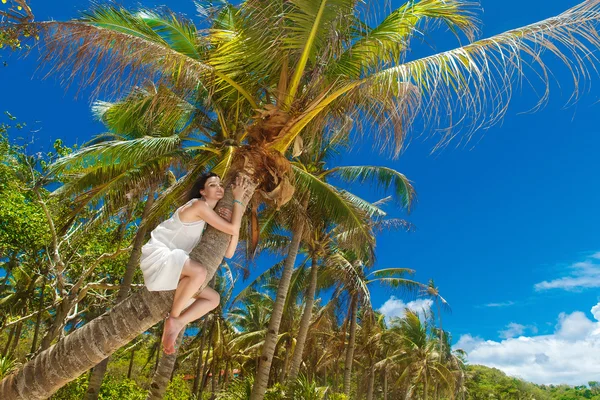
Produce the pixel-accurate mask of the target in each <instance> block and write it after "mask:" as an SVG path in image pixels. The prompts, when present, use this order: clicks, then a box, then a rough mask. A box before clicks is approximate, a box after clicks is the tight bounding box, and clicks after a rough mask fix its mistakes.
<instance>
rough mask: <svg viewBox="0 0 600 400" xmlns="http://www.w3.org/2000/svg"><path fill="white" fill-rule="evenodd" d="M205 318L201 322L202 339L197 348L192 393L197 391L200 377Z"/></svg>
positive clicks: (205, 326)
mask: <svg viewBox="0 0 600 400" xmlns="http://www.w3.org/2000/svg"><path fill="white" fill-rule="evenodd" d="M207 327H208V324H207V320H206V319H205V320H204V321H203V322H202V339H200V348H199V349H198V362H197V364H196V375H195V376H194V386H193V389H192V393H198V387H199V385H200V380H201V377H202V353H203V352H204V343H205V341H206V328H207Z"/></svg>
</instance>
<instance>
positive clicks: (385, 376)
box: [383, 369, 388, 400]
mask: <svg viewBox="0 0 600 400" xmlns="http://www.w3.org/2000/svg"><path fill="white" fill-rule="evenodd" d="M383 400H388V373H387V369H384V370H383Z"/></svg>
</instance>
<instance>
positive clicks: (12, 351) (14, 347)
mask: <svg viewBox="0 0 600 400" xmlns="http://www.w3.org/2000/svg"><path fill="white" fill-rule="evenodd" d="M27 313H28V310H27V308H26V309H25V315H27ZM22 331H23V321H21V322H19V323H18V324H17V326H16V327H15V334H14V336H13V342H12V344H11V346H10V350H9V351H8V355H9V356H11V355H14V354H15V352H16V351H17V346H18V345H19V341H20V339H21V332H22ZM14 358H17V357H14Z"/></svg>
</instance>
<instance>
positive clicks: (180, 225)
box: [140, 199, 206, 291]
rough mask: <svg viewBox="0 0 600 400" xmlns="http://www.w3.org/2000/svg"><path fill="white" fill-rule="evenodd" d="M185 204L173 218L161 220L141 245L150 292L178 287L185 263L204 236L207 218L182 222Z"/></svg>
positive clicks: (147, 285)
mask: <svg viewBox="0 0 600 400" xmlns="http://www.w3.org/2000/svg"><path fill="white" fill-rule="evenodd" d="M194 201H198V199H192V200H190V201H189V202H187V203H186V205H187V204H190V203H191V202H194ZM184 206H185V205H184ZM184 206H182V207H180V208H178V209H177V211H175V213H173V215H172V216H171V218H169V219H168V220H166V221H163V222H161V224H160V225H158V226H157V227H156V228H155V229H154V230H153V231H152V232H151V233H150V240H149V241H148V243H146V244H145V245H144V246H143V247H142V256H141V258H140V267H141V269H142V273H143V274H144V283H145V284H146V287H147V288H148V290H150V291H157V290H174V289H176V288H177V284H178V283H179V278H180V276H181V270H182V269H183V264H185V262H186V261H187V259H188V258H189V256H188V254H189V253H190V251H192V249H193V248H194V247H195V246H196V244H198V242H199V241H200V238H201V237H202V232H204V226H205V225H206V223H205V222H204V221H202V220H200V221H196V222H181V220H180V219H179V210H180V209H181V208H183V207H184Z"/></svg>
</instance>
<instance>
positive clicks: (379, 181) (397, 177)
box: [324, 166, 415, 210]
mask: <svg viewBox="0 0 600 400" xmlns="http://www.w3.org/2000/svg"><path fill="white" fill-rule="evenodd" d="M331 174H333V175H335V176H338V177H339V178H341V179H343V180H344V181H346V182H348V183H361V184H363V183H365V182H366V181H373V182H374V183H375V184H376V185H378V186H379V187H381V188H382V189H383V190H389V189H390V187H392V186H393V188H394V195H395V199H396V200H397V201H399V202H400V204H402V206H403V207H406V208H407V209H409V210H410V207H411V204H412V202H413V201H414V199H415V189H414V188H413V186H412V184H411V182H410V180H408V178H406V176H405V175H403V174H401V173H400V172H398V171H396V170H394V169H392V168H387V167H379V166H344V167H335V168H331V169H330V170H328V171H326V172H325V173H324V175H331Z"/></svg>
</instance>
